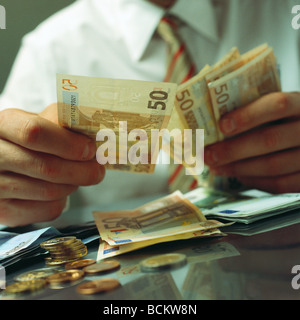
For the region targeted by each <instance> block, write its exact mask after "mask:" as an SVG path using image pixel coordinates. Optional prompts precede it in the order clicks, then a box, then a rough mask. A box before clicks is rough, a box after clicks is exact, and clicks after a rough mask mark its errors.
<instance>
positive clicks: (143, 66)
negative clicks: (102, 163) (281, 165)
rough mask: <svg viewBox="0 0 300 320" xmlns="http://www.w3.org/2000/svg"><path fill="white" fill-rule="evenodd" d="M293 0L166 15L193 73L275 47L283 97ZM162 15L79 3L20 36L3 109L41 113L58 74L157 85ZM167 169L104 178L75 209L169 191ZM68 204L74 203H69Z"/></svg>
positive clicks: (295, 64)
mask: <svg viewBox="0 0 300 320" xmlns="http://www.w3.org/2000/svg"><path fill="white" fill-rule="evenodd" d="M294 5H295V1H293V0H285V1H282V0H264V1H258V0H219V1H212V0H177V2H176V4H175V5H174V6H173V7H172V8H171V9H170V11H171V13H172V14H174V15H176V16H177V17H179V18H180V19H181V20H182V21H183V23H182V25H181V26H180V29H179V32H180V34H181V37H182V38H183V39H184V40H185V42H186V45H187V47H188V49H189V51H190V54H191V56H192V58H193V59H194V62H195V64H196V66H197V69H198V71H199V70H200V69H201V68H202V67H203V66H204V65H206V64H213V63H215V62H216V61H217V60H218V59H220V58H221V57H222V56H223V55H224V54H225V53H226V52H227V51H229V49H231V48H232V47H233V46H237V47H238V48H239V49H240V51H241V52H242V53H244V52H246V51H248V50H250V49H252V48H254V47H255V46H257V45H259V44H262V43H265V42H267V43H268V44H269V45H270V46H272V47H273V48H274V52H275V55H276V56H277V58H278V64H279V65H280V70H281V79H282V84H283V90H285V91H292V90H295V91H299V89H300V30H294V29H293V28H292V25H291V21H292V18H293V15H292V13H291V11H292V7H293V6H294ZM164 14H165V11H164V10H163V9H162V8H160V7H158V6H156V5H153V4H152V3H150V2H148V1H146V0H78V1H76V2H75V3H74V4H72V5H70V6H69V7H67V8H65V9H63V10H62V11H60V12H58V13H56V14H55V15H54V16H52V17H50V18H49V19H47V20H46V21H45V22H44V23H42V24H41V25H40V26H38V27H37V28H36V29H35V30H34V31H33V32H31V33H30V34H28V35H27V36H25V37H24V39H23V42H22V45H21V49H20V52H19V54H18V56H17V59H16V61H15V64H14V66H13V69H12V72H11V74H10V77H9V79H8V82H7V85H6V87H5V89H4V91H3V93H2V95H1V96H0V110H1V109H4V108H8V107H17V108H22V109H25V110H28V111H31V112H39V111H41V110H43V109H44V108H45V107H46V106H47V105H49V104H51V103H53V102H55V101H56V73H63V74H74V75H85V76H98V77H108V78H119V79H137V80H151V81H162V80H163V78H164V75H165V60H166V44H165V43H164V42H163V41H162V40H161V39H160V38H159V37H158V36H156V35H155V30H156V27H157V24H158V22H159V20H160V19H161V18H162V16H163V15H164ZM166 181H167V170H166V166H163V165H161V166H158V168H157V170H156V172H155V173H154V174H153V175H138V174H128V173H123V172H118V171H107V172H106V177H105V179H104V181H103V182H102V183H101V184H99V185H98V186H92V187H85V188H81V189H80V190H79V191H77V192H76V201H75V202H73V204H75V203H76V205H86V204H99V209H101V205H107V204H109V203H111V202H112V201H116V200H124V199H130V198H133V197H138V196H142V195H148V194H153V193H161V192H164V191H166V190H167V183H166ZM71 204H72V202H71Z"/></svg>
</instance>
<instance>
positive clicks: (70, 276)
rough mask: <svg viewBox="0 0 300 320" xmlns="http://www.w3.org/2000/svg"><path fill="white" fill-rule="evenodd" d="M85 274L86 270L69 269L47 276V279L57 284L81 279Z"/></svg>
mask: <svg viewBox="0 0 300 320" xmlns="http://www.w3.org/2000/svg"><path fill="white" fill-rule="evenodd" d="M83 276H84V272H83V271H82V270H67V271H62V272H58V273H54V274H52V275H51V276H49V277H47V281H49V282H50V283H55V284H57V283H64V282H73V281H77V280H79V279H81V278H82V277H83Z"/></svg>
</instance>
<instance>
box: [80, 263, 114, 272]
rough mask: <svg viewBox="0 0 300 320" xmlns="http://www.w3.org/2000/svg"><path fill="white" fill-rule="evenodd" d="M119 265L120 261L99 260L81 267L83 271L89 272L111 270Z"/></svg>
mask: <svg viewBox="0 0 300 320" xmlns="http://www.w3.org/2000/svg"><path fill="white" fill-rule="evenodd" d="M119 267H120V263H119V262H118V261H115V260H107V261H101V262H98V263H94V264H92V265H90V266H87V267H85V268H83V271H84V272H86V273H89V274H93V273H101V272H106V271H112V270H115V269H117V268H119Z"/></svg>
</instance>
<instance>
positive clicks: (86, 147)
mask: <svg viewBox="0 0 300 320" xmlns="http://www.w3.org/2000/svg"><path fill="white" fill-rule="evenodd" d="M55 122H56V123H55ZM0 151H1V157H0V224H5V225H8V226H19V225H26V224H29V223H35V222H41V221H49V220H53V219H55V218H57V217H58V216H59V215H60V213H61V212H62V210H63V209H64V206H65V203H66V199H67V196H68V195H69V194H70V193H72V192H73V191H75V190H76V189H77V188H78V186H88V185H93V184H97V183H99V182H100V181H101V180H102V179H103V177H104V174H105V170H104V167H103V166H100V165H99V164H98V163H97V161H96V160H95V154H96V145H95V142H94V141H91V140H90V139H89V138H88V137H86V136H84V135H81V134H78V133H74V132H71V131H69V130H67V129H64V128H62V127H60V126H59V125H58V124H57V113H56V105H51V106H49V107H48V108H47V109H45V111H44V112H42V113H41V114H40V115H37V114H33V113H28V112H25V111H21V110H17V109H7V110H4V111H2V112H0Z"/></svg>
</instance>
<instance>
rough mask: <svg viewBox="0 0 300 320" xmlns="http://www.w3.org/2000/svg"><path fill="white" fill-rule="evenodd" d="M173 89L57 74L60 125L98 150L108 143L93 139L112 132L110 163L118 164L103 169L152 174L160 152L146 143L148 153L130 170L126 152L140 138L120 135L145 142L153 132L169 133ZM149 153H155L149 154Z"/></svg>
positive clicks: (143, 82) (151, 84)
mask: <svg viewBox="0 0 300 320" xmlns="http://www.w3.org/2000/svg"><path fill="white" fill-rule="evenodd" d="M176 88H177V85H176V84H174V83H161V82H150V81H136V80H119V79H106V78H96V77H84V76H75V75H63V74H58V75H57V100H58V120H59V124H60V125H61V126H63V127H66V128H69V129H71V130H74V131H77V132H81V133H83V134H86V135H88V136H90V137H91V138H92V139H93V140H94V141H96V140H98V141H97V145H98V147H99V146H101V145H102V146H103V145H104V144H105V143H106V142H105V141H104V139H103V141H102V140H100V139H98V138H97V134H98V132H99V130H104V131H102V132H113V133H114V135H115V141H112V143H115V146H113V145H112V146H111V147H112V148H111V149H110V151H111V150H113V151H112V155H111V158H113V157H115V160H116V161H114V162H115V163H113V161H110V162H108V163H107V164H106V167H107V169H114V170H122V171H129V172H137V173H152V172H153V171H154V169H155V163H156V161H155V159H156V158H157V155H158V150H159V148H155V146H152V148H151V145H150V143H148V145H147V146H148V147H147V150H145V152H144V154H143V155H140V158H141V159H144V160H145V161H143V162H142V161H141V162H140V163H138V164H132V162H131V161H130V159H128V158H127V157H128V154H129V152H128V150H130V148H131V147H132V146H133V145H134V144H136V143H137V140H138V137H136V140H134V139H133V141H127V140H126V141H124V138H123V137H122V136H121V133H122V132H123V133H124V135H125V137H127V135H128V134H129V133H130V132H131V131H132V130H134V129H135V130H139V129H141V130H143V131H144V132H146V134H147V136H148V137H149V136H150V134H151V130H153V129H157V130H158V131H160V130H162V129H165V128H167V126H168V123H169V120H170V117H171V114H172V111H173V109H174V100H175V94H176ZM125 124H126V126H125ZM120 125H122V126H121V127H120ZM105 130H106V131H105ZM107 130H109V131H107ZM109 146H110V145H109ZM152 150H157V152H156V153H154V154H153V152H152ZM145 158H146V159H145ZM153 158H154V159H153Z"/></svg>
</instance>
